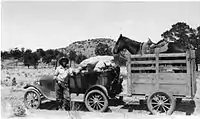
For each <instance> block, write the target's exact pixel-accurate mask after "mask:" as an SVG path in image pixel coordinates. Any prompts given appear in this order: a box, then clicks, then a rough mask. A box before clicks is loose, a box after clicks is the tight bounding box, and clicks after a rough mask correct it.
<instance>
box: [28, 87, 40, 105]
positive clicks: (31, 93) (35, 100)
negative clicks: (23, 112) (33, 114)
mask: <svg viewBox="0 0 200 119" xmlns="http://www.w3.org/2000/svg"><path fill="white" fill-rule="evenodd" d="M24 104H25V106H26V107H27V108H28V109H37V108H39V106H40V104H41V98H40V95H39V93H38V92H37V91H35V90H28V91H27V92H26V93H25V94H24Z"/></svg>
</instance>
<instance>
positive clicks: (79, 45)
mask: <svg viewBox="0 0 200 119" xmlns="http://www.w3.org/2000/svg"><path fill="white" fill-rule="evenodd" d="M99 43H104V44H107V45H108V46H109V47H110V48H112V49H113V47H114V45H115V43H116V41H114V40H113V39H109V38H96V39H88V40H84V41H76V42H74V43H72V44H70V45H69V46H67V47H65V48H59V49H58V50H59V51H61V52H63V53H65V54H68V53H69V51H70V50H74V51H76V53H77V54H79V53H81V54H83V55H85V56H87V57H91V56H95V48H96V46H97V45H98V44H99Z"/></svg>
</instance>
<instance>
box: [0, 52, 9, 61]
mask: <svg viewBox="0 0 200 119" xmlns="http://www.w3.org/2000/svg"><path fill="white" fill-rule="evenodd" d="M9 58H10V53H9V52H8V51H1V60H5V59H9Z"/></svg>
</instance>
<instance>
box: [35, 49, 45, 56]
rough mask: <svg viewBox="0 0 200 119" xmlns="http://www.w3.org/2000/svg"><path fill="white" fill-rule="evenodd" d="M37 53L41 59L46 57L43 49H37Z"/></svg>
mask: <svg viewBox="0 0 200 119" xmlns="http://www.w3.org/2000/svg"><path fill="white" fill-rule="evenodd" d="M36 52H37V54H38V56H39V57H40V58H43V57H44V56H45V51H44V50H43V49H42V48H39V49H37V50H36Z"/></svg>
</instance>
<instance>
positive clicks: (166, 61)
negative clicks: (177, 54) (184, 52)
mask: <svg viewBox="0 0 200 119" xmlns="http://www.w3.org/2000/svg"><path fill="white" fill-rule="evenodd" d="M158 63H167V64H173V63H178V64H179V63H180V64H181V63H187V61H186V60H159V61H158Z"/></svg>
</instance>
